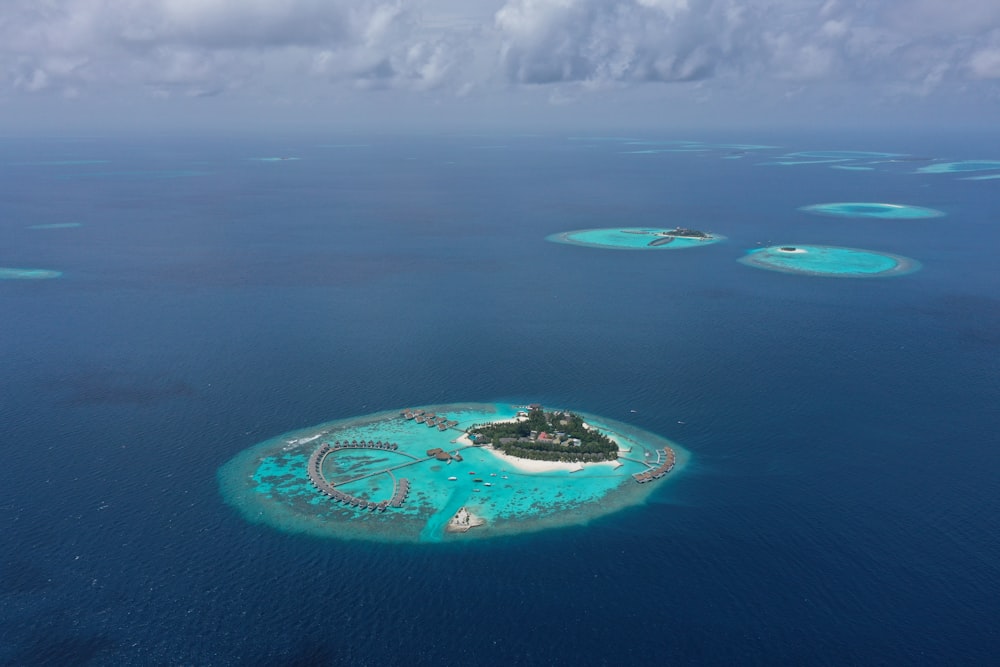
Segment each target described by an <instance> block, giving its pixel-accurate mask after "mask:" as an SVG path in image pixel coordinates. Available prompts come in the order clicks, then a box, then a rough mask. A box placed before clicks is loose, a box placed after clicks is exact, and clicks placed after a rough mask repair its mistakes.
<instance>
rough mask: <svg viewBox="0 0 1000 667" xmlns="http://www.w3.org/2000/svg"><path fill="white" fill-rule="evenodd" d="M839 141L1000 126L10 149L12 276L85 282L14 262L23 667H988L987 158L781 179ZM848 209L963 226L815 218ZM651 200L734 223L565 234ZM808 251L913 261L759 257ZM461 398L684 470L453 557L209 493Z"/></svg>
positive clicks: (962, 150) (636, 217)
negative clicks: (744, 146)
mask: <svg viewBox="0 0 1000 667" xmlns="http://www.w3.org/2000/svg"><path fill="white" fill-rule="evenodd" d="M629 138H633V139H639V140H647V141H653V142H655V141H658V140H697V141H702V142H708V145H699V146H698V148H699V150H697V151H689V152H657V153H630V152H628V151H632V150H636V149H637V147H638V148H649V147H650V146H652V147H654V148H655V147H660V148H662V147H670V146H676V144H658V143H647V144H634V143H628V142H627V139H629ZM731 142H740V143H746V142H749V143H754V144H768V145H772V146H775V148H770V149H751V150H748V151H746V153H745V154H742V153H739V152H738V151H739V149H734V148H731V147H728V146H719V144H724V143H731ZM702 149H704V150H702ZM847 149H850V150H862V151H886V152H898V153H904V154H907V155H909V156H912V157H914V158H928V159H933V160H936V161H949V160H969V159H997V158H1000V137H997V136H991V137H983V136H972V135H959V134H954V135H951V136H934V137H927V136H922V135H917V134H914V135H910V136H908V135H904V134H898V135H876V134H870V135H819V134H815V135H804V134H799V135H793V134H789V135H787V136H783V135H762V134H759V133H756V134H755V133H746V134H731V135H727V136H716V135H712V134H709V133H706V134H703V135H697V134H690V133H689V134H684V135H681V136H673V135H670V136H662V137H656V136H635V135H632V136H631V137H626V136H624V135H622V136H620V137H619V136H605V137H597V136H588V135H581V136H575V137H574V136H507V135H489V136H444V135H441V136H430V135H428V136H393V135H383V136H336V135H333V134H331V135H330V136H310V137H303V136H289V137H276V136H272V137H268V136H256V137H251V136H247V137H225V136H222V137H219V136H216V137H179V138H178V137H164V138H149V137H145V138H129V139H126V138H100V137H78V138H73V139H56V138H45V139H34V140H27V139H4V140H0V266H3V267H20V268H43V269H52V270H57V271H62V272H63V275H62V276H61V277H59V278H57V279H52V280H34V281H31V280H5V281H0V313H2V315H0V317H2V324H0V368H2V378H3V390H2V393H0V454H2V464H0V535H2V544H3V549H2V552H0V664H4V665H7V664H10V665H71V664H88V665H262V666H263V665H268V666H270V665H440V664H487V665H492V664H498V665H522V664H567V665H605V664H606V665H620V664H630V663H639V664H643V663H653V662H656V663H664V664H705V665H741V664H761V665H776V664H817V665H901V664H907V665H910V664H914V665H922V664H925V665H942V664H986V663H990V662H991V661H992V660H995V658H996V656H997V655H1000V629H998V626H997V622H996V621H997V618H1000V474H998V471H1000V447H998V444H1000V441H998V437H997V432H998V426H1000V419H998V407H997V406H998V401H1000V277H998V270H997V251H998V250H1000V180H997V179H994V180H979V181H972V180H962V178H961V177H963V176H969V175H976V174H971V173H956V174H920V173H915V172H916V170H917V169H918V168H920V167H921V166H925V165H927V164H929V163H928V162H927V161H926V160H912V159H907V160H902V161H895V162H879V163H877V164H870V163H871V162H873V161H872V160H863V159H862V160H855V161H853V162H850V163H838V164H848V165H855V166H872V169H871V170H870V171H850V170H838V169H832V168H830V166H831V165H830V164H827V163H821V164H798V165H765V164H762V163H766V162H774V161H775V160H780V159H781V156H783V155H785V154H787V153H791V152H797V151H820V150H823V151H827V150H847ZM262 157H297V158H301V159H298V160H277V161H262V160H257V159H254V158H262ZM980 173H981V172H980ZM839 201H847V202H851V201H862V202H864V201H870V202H892V203H905V204H913V205H917V206H926V207H930V208H935V209H939V210H941V211H943V212H945V213H946V214H947V215H946V216H945V217H939V218H933V219H922V220H877V219H862V218H856V219H852V218H834V217H821V216H816V215H809V214H807V213H804V212H802V211H799V210H798V208H799V207H800V206H805V205H809V204H817V203H824V202H839ZM65 223H80V226H78V227H62V228H50V229H29V227H30V226H33V225H61V224H65ZM647 225H648V226H669V227H672V226H674V225H683V226H689V227H695V228H699V229H706V230H711V231H714V232H718V233H720V234H723V235H725V236H726V237H727V240H726V241H725V242H723V243H718V244H715V245H711V246H706V247H703V248H693V249H689V250H662V251H659V250H657V251H624V250H623V251H618V250H602V249H594V248H585V247H579V246H571V245H561V244H556V243H550V242H547V241H545V238H546V237H547V236H548V235H550V234H554V233H557V232H561V231H567V230H574V229H583V228H588V227H619V226H621V227H634V226H647ZM786 243H787V244H795V243H800V244H809V243H811V244H829V245H841V246H849V247H860V248H867V249H871V250H878V251H887V252H891V253H895V254H899V255H904V256H907V257H912V258H914V259H917V260H919V261H920V262H921V263H922V265H923V268H922V269H921V270H920V271H918V272H915V273H912V274H909V275H903V276H897V277H890V278H877V279H837V278H821V277H811V276H800V275H790V274H783V273H777V272H771V271H765V270H761V269H757V268H753V267H750V266H746V265H744V264H741V263H739V262H737V259H738V258H740V257H741V256H743V254H744V253H745V252H746V251H748V250H750V249H753V248H756V247H759V244H763V245H770V244H786ZM465 401H510V402H518V403H520V402H525V401H538V402H542V403H545V404H548V405H556V406H562V407H567V408H571V409H573V408H575V409H579V410H582V411H586V412H589V413H593V414H597V415H602V416H606V417H609V418H612V419H617V420H620V421H625V422H629V423H633V424H635V425H637V426H639V427H641V428H644V429H647V430H650V431H653V432H655V433H658V434H661V435H663V436H665V437H668V438H671V439H673V440H675V441H676V442H678V443H680V444H681V445H682V446H684V447H685V448H687V449H688V450H690V451H691V453H692V463H691V465H690V466H689V467H688V468H687V470H685V471H684V473H683V475H682V476H679V477H677V478H675V479H671V480H669V481H667V482H664V483H662V484H661V486H660V488H658V489H657V490H656V492H655V494H654V495H653V497H652V500H651V502H650V503H648V504H646V505H644V506H640V507H634V508H632V509H630V510H627V511H624V512H620V513H618V514H614V515H611V516H608V517H605V518H603V519H600V520H598V521H596V522H594V523H592V524H590V525H588V526H585V527H574V528H567V529H560V530H553V531H549V532H544V533H537V534H532V535H526V536H523V537H518V538H509V539H508V538H504V539H499V540H479V541H468V542H462V543H459V544H438V545H416V546H414V545H409V546H406V545H397V544H381V543H367V542H338V541H334V540H323V539H317V538H314V537H306V536H303V535H300V534H289V533H283V532H281V531H279V530H276V529H273V528H270V527H267V526H264V525H256V524H251V523H248V522H246V521H244V519H243V518H242V517H241V516H240V515H239V514H238V513H237V512H236V511H235V510H234V509H233V508H231V507H230V506H228V505H227V504H226V503H225V502H224V501H223V498H222V497H221V495H220V493H219V486H218V481H217V477H216V472H217V469H218V468H219V467H220V466H221V465H222V464H224V463H225V462H226V461H227V460H229V459H230V458H231V457H233V456H234V455H235V454H237V453H238V452H240V451H241V450H243V449H245V448H247V447H250V446H252V445H254V444H255V443H258V442H260V441H262V440H265V439H267V438H271V437H274V436H277V435H279V434H281V433H284V432H287V431H291V430H294V429H297V428H301V427H305V426H309V425H313V424H317V423H320V422H323V421H328V420H331V419H339V418H347V417H351V416H353V415H360V414H366V413H371V412H377V411H380V410H391V409H399V408H405V407H407V406H412V405H427V404H439V403H453V402H465Z"/></svg>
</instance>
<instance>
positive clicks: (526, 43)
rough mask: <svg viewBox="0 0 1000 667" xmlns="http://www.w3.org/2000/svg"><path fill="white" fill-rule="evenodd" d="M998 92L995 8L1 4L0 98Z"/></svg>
mask: <svg viewBox="0 0 1000 667" xmlns="http://www.w3.org/2000/svg"><path fill="white" fill-rule="evenodd" d="M997 80H1000V3H997V2H995V0H955V2H942V1H940V0H908V1H907V2H898V1H897V0H826V1H825V2H821V1H816V0H615V1H612V0H506V2H504V1H501V0H494V2H487V1H481V2H480V1H477V2H468V1H467V0H283V1H282V2H276V1H274V0H6V1H5V2H4V3H3V7H2V9H0V100H3V99H6V100H11V99H18V98H22V97H28V98H31V97H39V96H46V95H52V94H56V95H62V96H67V97H88V96H100V95H108V94H115V95H123V96H129V95H131V96H147V97H154V98H156V97H160V98H164V97H166V98H172V97H180V98H184V97H203V96H226V95H229V94H240V95H244V96H254V95H258V96H260V97H262V98H263V97H267V96H274V95H283V96H286V97H289V96H290V97H294V96H301V97H304V98H313V97H315V98H323V97H330V96H336V95H342V94H348V93H349V94H352V95H361V94H365V91H368V94H376V93H375V91H406V92H408V93H411V94H414V93H415V94H423V95H433V96H435V99H444V100H447V99H449V98H451V99H453V98H455V97H457V96H465V95H470V94H475V93H476V92H480V93H482V94H484V95H489V94H493V95H498V94H501V93H502V94H503V95H515V94H517V92H518V91H521V92H523V91H525V90H529V89H538V88H547V89H549V93H550V94H548V95H547V97H548V98H549V99H555V98H558V99H561V100H567V99H570V100H572V99H576V98H578V97H579V96H586V95H589V94H602V93H600V92H599V91H606V90H608V89H615V90H620V89H622V88H636V87H648V86H657V85H663V86H666V87H667V88H674V89H675V91H674V92H672V93H670V94H674V95H676V87H677V86H678V85H680V86H681V87H682V88H683V87H684V86H687V87H688V89H689V90H690V89H691V88H693V86H694V84H697V96H698V98H699V99H711V98H712V94H713V92H714V91H718V92H719V93H720V94H721V93H725V94H726V95H729V96H736V97H737V98H738V96H739V95H740V94H743V95H753V94H754V92H755V91H758V92H759V91H762V90H768V91H786V92H791V91H796V92H797V94H798V93H801V91H802V90H803V86H808V87H812V88H817V89H819V88H822V87H823V86H843V85H853V86H858V87H868V88H869V89H870V90H879V91H880V93H881V94H886V91H891V92H892V94H899V93H900V92H901V91H905V93H906V94H909V95H918V96H925V97H926V96H933V95H934V94H935V93H936V92H937V91H939V90H942V91H944V90H954V89H961V88H963V87H968V86H973V85H979V86H983V85H986V86H995V85H997V84H996V83H995V82H996V81H997ZM990 90H991V91H992V97H991V96H990V95H989V94H988V95H986V96H985V97H986V98H987V99H995V98H996V96H997V92H996V90H994V89H992V88H991V89H990ZM594 91H598V92H594ZM741 91H742V92H741ZM691 92H692V96H694V95H695V93H694V91H693V90H692V91H691ZM980 97H983V96H980Z"/></svg>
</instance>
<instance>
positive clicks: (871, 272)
mask: <svg viewBox="0 0 1000 667" xmlns="http://www.w3.org/2000/svg"><path fill="white" fill-rule="evenodd" d="M739 261H740V262H742V263H743V264H746V265H747V266H753V267H755V268H758V269H767V270H769V271H780V272H782V273H797V274H800V275H806V276H824V277H828V278H884V277H889V276H900V275H904V274H907V273H912V272H913V271H917V270H918V269H920V262H918V261H917V260H915V259H910V258H909V257H903V256H901V255H892V254H889V253H885V252H876V251H874V250H863V249H860V248H841V247H837V246H823V245H782V246H771V247H768V248H757V249H755V250H750V251H748V252H747V254H746V255H744V256H743V257H742V258H740V260H739Z"/></svg>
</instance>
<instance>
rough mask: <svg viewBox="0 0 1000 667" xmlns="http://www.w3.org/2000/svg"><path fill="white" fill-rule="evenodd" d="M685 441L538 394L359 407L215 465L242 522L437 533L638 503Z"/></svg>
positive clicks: (575, 519)
mask: <svg viewBox="0 0 1000 667" xmlns="http://www.w3.org/2000/svg"><path fill="white" fill-rule="evenodd" d="M688 458H689V455H688V453H687V452H686V451H685V450H683V449H681V448H680V447H678V446H677V445H675V444H673V443H671V442H669V441H667V440H665V439H663V438H661V437H660V436H657V435H654V434H653V433H650V432H648V431H644V430H642V429H638V428H635V427H633V426H629V425H627V424H623V423H620V422H616V421H612V420H609V419H604V418H600V417H595V416H592V415H584V414H582V413H575V412H570V411H567V410H558V409H557V410H549V411H546V410H545V409H543V408H542V407H541V406H539V405H531V406H513V405H505V404H451V405H442V406H431V407H424V408H412V409H406V410H399V411H391V412H383V413H378V414H372V415H365V416H362V417H357V418H353V419H347V420H341V421H336V422H330V423H327V424H321V425H318V426H315V427H312V428H308V429H305V430H302V431H296V432H293V433H289V434H285V435H282V436H279V437H277V438H274V439H271V440H268V441H265V442H262V443H259V444H257V445H255V446H253V447H251V448H249V449H247V450H245V451H243V452H241V453H240V454H238V455H237V456H236V457H234V458H233V459H232V460H230V461H229V462H228V463H226V464H225V465H224V466H222V467H221V468H220V469H219V483H220V487H221V491H222V494H223V497H224V498H225V500H226V501H227V502H228V503H229V504H230V505H232V506H233V507H235V508H236V509H237V510H238V511H239V512H240V513H241V514H242V515H243V516H244V517H245V518H246V519H247V520H249V521H252V522H255V523H264V524H268V525H270V526H273V527H275V528H278V529H280V530H285V531H290V532H304V533H310V534H314V535H320V536H324V537H334V538H340V539H363V540H377V541H386V542H437V541H442V540H447V539H455V538H458V537H460V536H464V535H465V534H466V533H468V534H469V536H475V537H492V536H499V535H510V534H515V533H523V532H532V531H538V530H544V529H546V528H552V527H558V526H566V525H572V524H581V523H586V522H588V521H590V520H592V519H594V518H596V517H599V516H603V515H606V514H610V513H613V512H616V511H618V510H620V509H622V508H624V507H628V506H631V505H636V504H641V503H642V502H644V501H645V499H646V498H647V497H648V496H649V494H650V493H651V492H652V490H653V489H654V488H655V487H656V486H657V485H655V484H648V483H647V482H652V481H655V480H658V479H661V478H664V477H673V476H675V475H676V474H677V473H678V471H679V470H680V469H681V468H683V467H684V464H685V463H686V462H687V460H688Z"/></svg>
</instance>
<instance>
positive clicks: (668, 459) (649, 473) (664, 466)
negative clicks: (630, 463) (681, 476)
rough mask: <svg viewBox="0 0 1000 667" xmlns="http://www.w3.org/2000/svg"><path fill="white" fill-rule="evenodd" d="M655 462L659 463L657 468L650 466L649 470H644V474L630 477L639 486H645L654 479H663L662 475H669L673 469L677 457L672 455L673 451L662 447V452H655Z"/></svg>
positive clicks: (640, 473) (638, 473) (639, 473)
mask: <svg viewBox="0 0 1000 667" xmlns="http://www.w3.org/2000/svg"><path fill="white" fill-rule="evenodd" d="M661 458H662V459H663V461H662V462H660V459H661ZM656 461H657V463H659V465H658V466H656V467H653V466H650V469H649V470H646V471H644V472H637V473H635V474H634V475H632V477H633V478H634V479H635V481H637V482H639V483H640V484H645V483H646V482H651V481H653V480H654V479H659V478H661V477H663V476H664V475H666V474H667V473H669V472H670V471H671V470H673V469H674V464H675V463H676V462H677V457H676V455H675V454H674V450H673V449H671V448H670V447H664V448H663V449H662V450H657V452H656Z"/></svg>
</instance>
